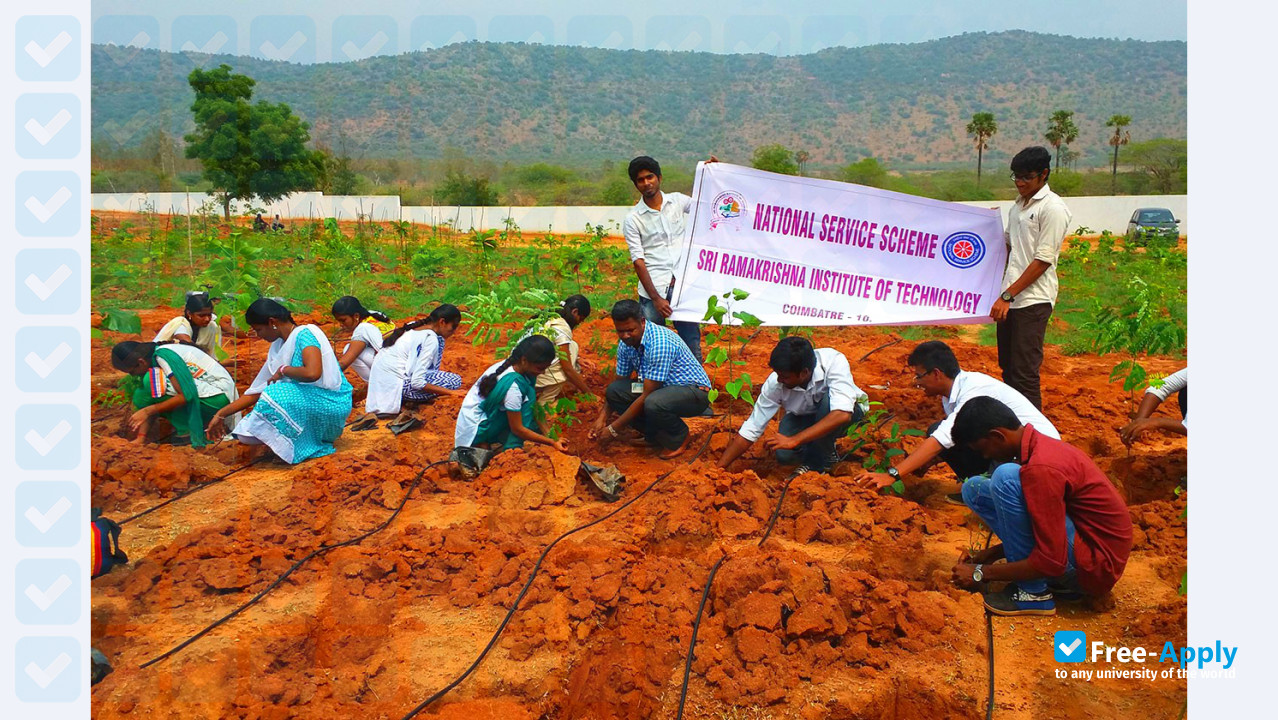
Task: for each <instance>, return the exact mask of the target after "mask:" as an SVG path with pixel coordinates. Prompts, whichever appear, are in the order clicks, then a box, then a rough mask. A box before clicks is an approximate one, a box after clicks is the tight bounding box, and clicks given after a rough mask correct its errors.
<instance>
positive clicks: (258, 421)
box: [207, 298, 351, 463]
mask: <svg viewBox="0 0 1278 720" xmlns="http://www.w3.org/2000/svg"><path fill="white" fill-rule="evenodd" d="M244 317H245V319H246V320H247V321H248V324H249V326H250V327H252V328H253V332H254V333H256V334H257V336H258V337H259V338H261V339H262V340H265V341H267V342H269V343H270V344H271V347H270V349H269V350H268V351H267V355H266V363H265V364H263V365H262V369H261V370H260V371H259V372H258V373H257V377H256V378H254V379H253V384H252V385H251V386H250V387H249V389H248V390H245V391H244V396H243V397H241V398H240V399H238V400H236V401H234V402H232V403H231V404H230V405H227V406H226V407H224V408H222V409H221V410H218V411H217V413H215V414H214V415H213V419H212V420H210V421H209V426H208V430H207V432H208V435H209V436H210V437H215V438H216V437H221V436H222V435H223V434H224V432H225V428H224V420H225V418H227V417H229V416H230V415H231V414H233V413H237V412H240V411H241V410H247V409H249V408H252V409H253V411H252V412H251V413H249V414H248V416H247V417H245V418H244V420H243V421H241V422H240V424H239V425H238V426H236V428H235V430H234V431H233V434H234V435H235V437H236V439H238V440H239V441H241V442H244V443H248V444H250V445H262V444H265V445H267V446H269V447H270V448H271V450H272V451H274V453H275V454H276V455H277V456H279V457H280V459H282V460H284V461H285V462H288V463H299V462H302V461H303V460H309V459H311V458H316V457H323V456H324V455H331V454H332V453H333V441H335V440H337V438H338V437H339V436H340V435H341V434H342V428H343V427H344V425H345V423H346V417H347V416H348V415H350V413H351V384H350V383H349V382H347V381H346V376H345V375H344V374H343V373H342V369H341V368H340V367H339V366H338V364H337V355H335V354H334V353H333V346H332V345H330V344H329V342H328V337H327V336H326V335H325V334H324V331H323V330H320V329H319V327H317V326H315V325H298V324H297V322H296V321H294V320H293V315H292V314H291V313H289V311H288V308H285V307H284V306H283V305H281V304H279V303H278V302H275V301H274V300H271V299H269V298H261V299H259V300H254V301H253V304H252V305H249V307H248V310H247V311H246V312H245V313H244Z"/></svg>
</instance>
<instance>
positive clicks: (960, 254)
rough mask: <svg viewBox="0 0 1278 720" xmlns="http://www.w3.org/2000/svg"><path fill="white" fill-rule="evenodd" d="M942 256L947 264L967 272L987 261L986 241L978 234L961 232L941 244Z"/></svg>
mask: <svg viewBox="0 0 1278 720" xmlns="http://www.w3.org/2000/svg"><path fill="white" fill-rule="evenodd" d="M941 255H942V256H943V257H944V258H945V262H947V263H949V264H951V265H953V266H954V267H956V268H958V269H960V270H966V269H968V268H970V267H972V266H974V265H976V264H977V263H979V262H980V261H981V260H984V259H985V241H984V240H982V239H981V236H980V235H977V234H976V233H971V232H968V231H966V230H960V231H959V232H956V233H954V234H953V235H951V236H949V237H947V238H945V242H943V243H941Z"/></svg>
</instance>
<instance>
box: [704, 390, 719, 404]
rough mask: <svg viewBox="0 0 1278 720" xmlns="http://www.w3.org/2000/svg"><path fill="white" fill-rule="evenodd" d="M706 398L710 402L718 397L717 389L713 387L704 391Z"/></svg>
mask: <svg viewBox="0 0 1278 720" xmlns="http://www.w3.org/2000/svg"><path fill="white" fill-rule="evenodd" d="M706 398H708V399H709V400H710V402H714V401H715V400H717V399H718V398H719V391H718V390H715V389H714V388H710V390H709V391H707V392H706Z"/></svg>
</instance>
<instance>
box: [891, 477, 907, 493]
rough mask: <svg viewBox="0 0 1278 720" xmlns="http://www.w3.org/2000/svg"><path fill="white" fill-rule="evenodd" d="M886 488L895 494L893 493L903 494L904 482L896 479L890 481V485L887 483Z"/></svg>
mask: <svg viewBox="0 0 1278 720" xmlns="http://www.w3.org/2000/svg"><path fill="white" fill-rule="evenodd" d="M888 490H891V491H892V493H893V494H895V495H904V494H905V483H904V482H902V481H900V480H897V481H896V482H894V483H892V484H891V485H888Z"/></svg>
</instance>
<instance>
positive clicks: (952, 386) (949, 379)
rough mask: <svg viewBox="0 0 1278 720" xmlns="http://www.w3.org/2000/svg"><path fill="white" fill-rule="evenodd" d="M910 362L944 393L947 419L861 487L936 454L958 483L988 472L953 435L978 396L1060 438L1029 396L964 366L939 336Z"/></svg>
mask: <svg viewBox="0 0 1278 720" xmlns="http://www.w3.org/2000/svg"><path fill="white" fill-rule="evenodd" d="M906 363H908V364H909V366H910V371H911V372H913V373H914V384H915V385H917V386H918V387H920V388H922V389H923V393H924V394H925V395H928V396H931V397H939V398H941V409H942V410H944V411H945V419H943V420H941V421H940V422H937V423H934V424H933V425H932V427H930V428H928V438H927V439H926V440H924V441H923V443H922V444H921V445H919V446H918V447H916V448H914V452H912V453H910V454H909V455H907V456H906V457H905V458H904V459H903V460H901V461H900V462H898V463H897V464H896V466H895V467H892V468H890V469H889V470H888V471H887V472H884V473H862V474H861V475H860V476H858V477H857V478H856V483H857V484H858V485H860V486H861V487H866V488H870V489H879V488H884V487H887V486H888V485H891V484H892V483H893V482H895V481H897V480H898V479H900V478H901V477H902V476H905V475H909V474H910V473H912V472H916V471H922V470H925V469H927V468H928V467H929V466H931V465H932V463H933V461H934V460H935V459H937V458H940V459H941V460H944V461H945V462H946V463H947V464H948V465H949V466H950V469H951V470H953V471H954V474H955V475H956V476H957V477H958V480H959V482H963V481H964V480H966V479H967V478H970V477H973V476H976V475H981V474H983V473H986V472H988V471H989V469H990V462H989V461H988V460H986V459H985V458H983V457H981V455H980V453H978V452H977V451H976V450H974V449H972V448H969V447H966V446H964V445H961V444H955V442H954V438H953V436H952V433H953V430H954V418H955V414H956V413H957V412H958V410H959V408H961V407H963V405H964V404H965V403H967V401H969V400H971V399H972V398H975V397H991V398H994V399H995V400H998V401H1000V402H1002V403H1003V404H1004V405H1006V406H1008V407H1009V408H1011V409H1012V412H1013V413H1015V414H1016V417H1017V418H1018V419H1019V420H1020V421H1021V422H1022V423H1024V424H1027V425H1033V426H1034V427H1035V428H1036V429H1037V430H1038V432H1039V433H1041V434H1043V435H1046V436H1047V437H1050V438H1052V439H1055V440H1059V439H1060V438H1061V436H1060V433H1058V432H1056V428H1055V427H1054V426H1053V425H1052V423H1051V421H1050V420H1048V419H1047V418H1046V417H1044V416H1043V413H1041V412H1039V410H1038V408H1036V407H1034V406H1033V405H1031V404H1030V402H1029V400H1026V399H1025V396H1024V395H1022V394H1021V393H1019V392H1017V391H1016V390H1015V389H1013V388H1012V387H1009V386H1008V385H1007V384H1005V383H1001V382H999V381H998V380H995V379H994V378H992V377H990V376H989V375H986V374H985V373H979V372H966V371H963V370H960V369H959V363H958V358H956V357H954V351H953V350H951V349H950V346H949V345H946V344H945V343H943V342H941V341H940V340H929V341H928V342H925V343H920V344H919V346H918V347H916V348H914V351H913V352H911V353H910V356H909V358H907V359H906ZM946 499H947V500H949V501H950V502H952V503H955V504H957V505H962V504H964V503H963V496H962V494H961V493H954V494H952V495H948V496H946Z"/></svg>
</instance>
